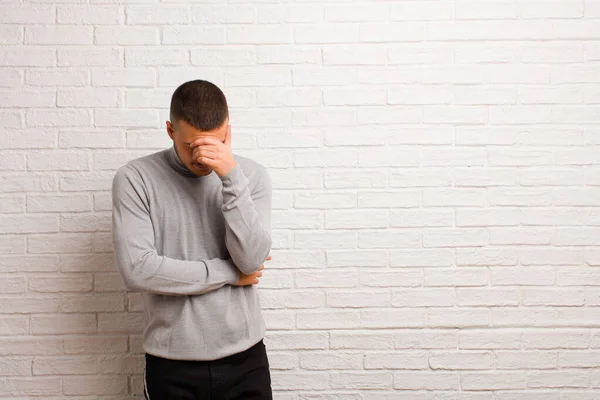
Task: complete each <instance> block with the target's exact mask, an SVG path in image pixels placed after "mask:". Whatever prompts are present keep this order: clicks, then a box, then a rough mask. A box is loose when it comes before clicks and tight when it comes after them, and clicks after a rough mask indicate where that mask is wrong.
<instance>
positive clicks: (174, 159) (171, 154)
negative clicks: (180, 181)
mask: <svg viewBox="0 0 600 400" xmlns="http://www.w3.org/2000/svg"><path fill="white" fill-rule="evenodd" d="M165 155H166V159H167V162H168V163H169V165H170V166H171V167H173V169H174V170H176V171H177V172H179V173H180V174H181V175H183V176H187V177H188V178H204V176H198V175H196V174H194V173H193V172H192V171H190V170H189V169H188V167H186V166H185V164H184V163H183V161H181V158H179V154H177V150H176V149H175V145H173V146H172V147H171V148H170V149H168V150H167V151H166V153H165ZM209 175H210V174H209ZM207 176H208V175H207Z"/></svg>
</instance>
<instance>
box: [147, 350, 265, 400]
mask: <svg viewBox="0 0 600 400" xmlns="http://www.w3.org/2000/svg"><path fill="white" fill-rule="evenodd" d="M144 378H145V385H146V386H145V390H144V395H145V397H146V399H148V400H272V399H273V395H272V392H271V374H270V372H269V360H268V358H267V350H266V348H265V345H264V343H263V341H262V340H261V341H260V342H258V343H257V344H255V345H254V346H252V347H251V348H249V349H248V350H246V351H243V352H241V353H238V354H234V355H232V356H229V357H225V358H221V359H219V360H214V361H178V360H168V359H165V358H160V357H156V356H153V355H151V354H146V371H145V375H144Z"/></svg>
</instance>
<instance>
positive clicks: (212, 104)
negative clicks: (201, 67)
mask: <svg viewBox="0 0 600 400" xmlns="http://www.w3.org/2000/svg"><path fill="white" fill-rule="evenodd" d="M228 117H229V108H228V107H227V99H226V98H225V94H224V93H223V91H222V90H221V89H219V87H218V86H217V85H215V84H214V83H211V82H208V81H203V80H200V79H197V80H193V81H189V82H185V83H184V84H182V85H181V86H179V87H178V88H177V89H175V92H173V96H172V97H171V122H172V123H175V122H177V121H180V120H183V121H185V122H187V123H188V124H190V125H191V126H193V127H194V128H196V129H200V130H202V131H211V130H213V129H216V128H219V127H220V126H222V125H223V123H224V122H225V120H226V119H227V118H228Z"/></svg>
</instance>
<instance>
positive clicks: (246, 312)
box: [112, 147, 271, 360]
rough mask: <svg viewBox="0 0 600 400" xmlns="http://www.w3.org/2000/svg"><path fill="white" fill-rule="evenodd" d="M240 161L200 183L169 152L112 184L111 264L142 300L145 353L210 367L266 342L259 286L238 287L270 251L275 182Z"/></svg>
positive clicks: (136, 163) (137, 163)
mask: <svg viewBox="0 0 600 400" xmlns="http://www.w3.org/2000/svg"><path fill="white" fill-rule="evenodd" d="M235 159H236V161H237V163H238V165H237V166H236V167H235V168H234V169H233V170H231V171H230V172H229V173H228V174H227V175H226V176H224V177H221V178H220V177H219V176H218V175H217V174H216V173H215V172H214V171H213V172H211V173H210V174H209V175H207V176H204V177H198V176H196V175H194V174H192V173H191V172H190V171H189V170H188V169H187V168H186V167H185V165H184V164H183V163H182V162H181V160H180V158H179V156H178V155H177V152H176V151H175V148H174V147H172V148H170V149H167V150H164V151H160V152H157V153H154V154H151V155H148V156H145V157H141V158H138V159H136V160H133V161H131V162H129V163H128V164H127V165H125V166H123V167H121V168H120V169H119V170H118V171H117V173H116V175H115V177H114V180H113V187H112V199H113V244H114V249H115V257H116V262H117V267H118V269H119V272H120V274H121V276H122V278H123V281H124V282H125V285H126V287H127V288H128V289H130V290H135V291H140V292H142V293H141V294H142V297H143V301H144V306H145V310H146V316H147V323H146V327H145V329H144V336H143V349H144V351H145V352H146V353H149V354H153V355H156V356H159V357H163V358H169V359H174V360H214V359H218V358H222V357H225V356H228V355H232V354H235V353H239V352H241V351H244V350H246V349H248V348H250V347H251V346H252V345H254V344H256V343H258V342H259V341H260V340H261V339H262V338H263V336H264V334H265V322H264V319H263V316H262V313H261V310H260V302H259V298H258V293H257V288H256V285H251V286H244V287H238V286H234V284H235V283H236V282H237V280H238V269H239V270H241V271H242V272H244V273H246V274H250V273H252V272H255V271H257V270H258V269H259V268H260V267H261V266H262V265H263V264H264V261H265V260H266V258H267V256H268V254H269V251H270V249H271V236H270V233H269V232H270V223H271V180H270V177H269V175H268V173H267V171H266V169H265V168H264V167H263V166H261V165H260V164H258V163H256V162H255V161H252V160H250V159H247V158H244V157H240V156H235Z"/></svg>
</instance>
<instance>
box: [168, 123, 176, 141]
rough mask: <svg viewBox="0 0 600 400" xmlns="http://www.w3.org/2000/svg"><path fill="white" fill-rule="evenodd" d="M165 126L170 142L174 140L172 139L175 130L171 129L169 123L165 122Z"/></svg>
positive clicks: (171, 126)
mask: <svg viewBox="0 0 600 400" xmlns="http://www.w3.org/2000/svg"><path fill="white" fill-rule="evenodd" d="M166 125H167V133H168V134H169V137H170V138H171V140H175V139H174V138H173V134H174V133H175V129H173V124H172V123H171V121H167V123H166Z"/></svg>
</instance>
